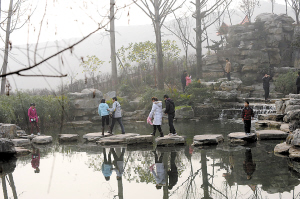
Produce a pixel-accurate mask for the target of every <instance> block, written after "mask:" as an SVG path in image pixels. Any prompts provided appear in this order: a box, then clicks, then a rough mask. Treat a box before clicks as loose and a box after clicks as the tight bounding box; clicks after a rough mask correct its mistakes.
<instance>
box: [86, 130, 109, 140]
mask: <svg viewBox="0 0 300 199" xmlns="http://www.w3.org/2000/svg"><path fill="white" fill-rule="evenodd" d="M108 136H112V135H111V134H110V133H104V137H108ZM101 138H103V135H102V132H101V133H100V132H99V133H88V134H85V135H83V139H84V140H85V141H87V142H96V141H98V140H100V139H101Z"/></svg>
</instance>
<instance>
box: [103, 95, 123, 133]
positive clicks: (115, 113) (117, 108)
mask: <svg viewBox="0 0 300 199" xmlns="http://www.w3.org/2000/svg"><path fill="white" fill-rule="evenodd" d="M112 100H113V105H112V108H110V109H107V110H108V111H110V112H111V116H112V123H111V126H110V133H111V134H112V132H113V129H114V126H115V123H116V121H118V123H119V124H120V127H121V131H122V134H125V130H124V126H123V122H122V110H121V105H120V103H119V102H118V98H117V97H113V98H112Z"/></svg>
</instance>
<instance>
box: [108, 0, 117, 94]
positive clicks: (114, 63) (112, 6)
mask: <svg viewBox="0 0 300 199" xmlns="http://www.w3.org/2000/svg"><path fill="white" fill-rule="evenodd" d="M110 49H111V57H110V58H111V72H112V78H111V79H112V86H113V88H114V89H116V86H117V84H118V70H117V58H116V35H115V0H110Z"/></svg>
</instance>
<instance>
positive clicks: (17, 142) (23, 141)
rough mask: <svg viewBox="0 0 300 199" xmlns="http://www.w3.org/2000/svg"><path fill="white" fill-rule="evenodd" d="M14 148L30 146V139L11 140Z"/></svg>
mask: <svg viewBox="0 0 300 199" xmlns="http://www.w3.org/2000/svg"><path fill="white" fill-rule="evenodd" d="M11 141H12V142H13V143H14V145H15V146H17V147H18V146H26V145H30V144H31V142H30V139H12V140H11Z"/></svg>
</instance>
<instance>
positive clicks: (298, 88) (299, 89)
mask: <svg viewBox="0 0 300 199" xmlns="http://www.w3.org/2000/svg"><path fill="white" fill-rule="evenodd" d="M299 93H300V87H299V86H297V94H299Z"/></svg>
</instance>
